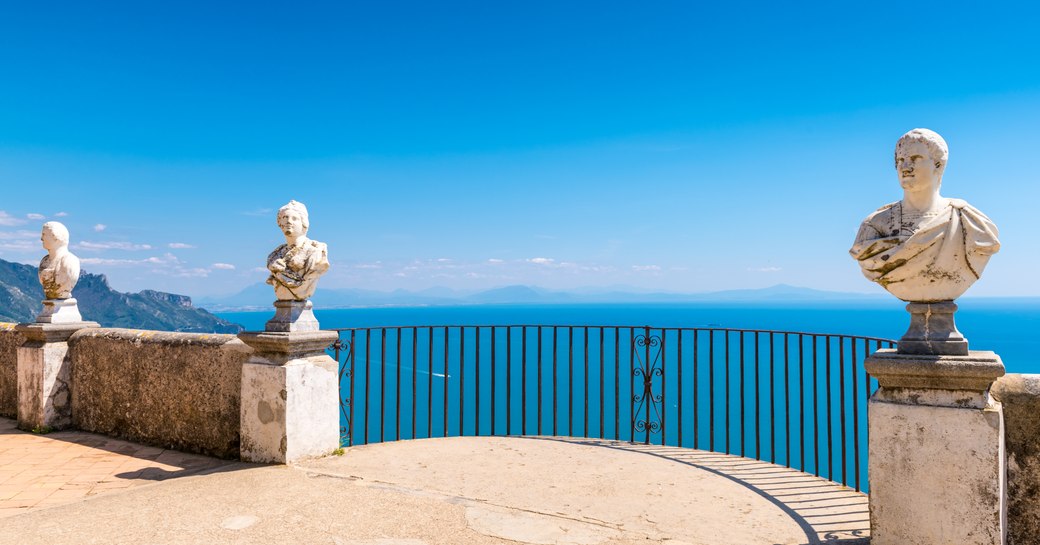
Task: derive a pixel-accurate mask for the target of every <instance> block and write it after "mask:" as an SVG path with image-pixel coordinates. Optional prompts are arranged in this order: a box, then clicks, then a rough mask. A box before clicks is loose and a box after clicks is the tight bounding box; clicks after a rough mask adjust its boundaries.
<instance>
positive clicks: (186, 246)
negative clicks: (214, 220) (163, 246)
mask: <svg viewBox="0 0 1040 545" xmlns="http://www.w3.org/2000/svg"><path fill="white" fill-rule="evenodd" d="M167 246H169V247H170V248H173V249H174V250H190V249H192V248H194V247H195V246H192V245H191V244H185V243H183V242H171V243H169V244H167Z"/></svg>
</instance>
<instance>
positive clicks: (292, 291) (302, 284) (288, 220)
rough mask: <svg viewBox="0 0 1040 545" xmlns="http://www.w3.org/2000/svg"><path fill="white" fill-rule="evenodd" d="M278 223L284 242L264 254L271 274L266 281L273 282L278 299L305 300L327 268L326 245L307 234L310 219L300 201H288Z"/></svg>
mask: <svg viewBox="0 0 1040 545" xmlns="http://www.w3.org/2000/svg"><path fill="white" fill-rule="evenodd" d="M278 227H279V228H280V229H281V230H282V233H283V234H284V235H285V244H282V245H281V246H279V247H277V248H275V249H274V251H273V252H271V254H270V255H268V256H267V268H268V270H270V271H271V275H270V276H269V277H268V278H267V283H268V284H271V285H272V286H274V293H275V296H277V298H278V300H280V301H305V300H307V299H309V298H310V297H311V296H313V295H314V290H315V289H316V288H317V286H318V278H319V277H321V275H323V274H325V272H326V271H328V270H329V257H328V247H327V246H326V245H325V244H323V243H321V242H318V241H316V240H311V239H309V238H307V231H308V229H309V228H310V219H309V216H308V214H307V207H306V206H304V205H303V203H299V202H296V201H289V203H288V204H286V205H285V206H283V207H281V208H280V209H279V210H278Z"/></svg>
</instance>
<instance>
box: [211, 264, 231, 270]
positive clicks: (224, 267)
mask: <svg viewBox="0 0 1040 545" xmlns="http://www.w3.org/2000/svg"><path fill="white" fill-rule="evenodd" d="M213 268H214V269H220V270H222V271H233V270H235V266H234V265H232V264H230V263H214V264H213Z"/></svg>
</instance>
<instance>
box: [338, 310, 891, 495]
mask: <svg viewBox="0 0 1040 545" xmlns="http://www.w3.org/2000/svg"><path fill="white" fill-rule="evenodd" d="M337 331H339V334H340V338H339V341H337V342H336V343H335V344H334V345H333V347H332V348H331V350H332V351H333V353H334V355H335V357H336V359H337V360H338V361H339V362H340V392H341V410H342V415H341V420H342V440H343V444H344V445H356V444H367V443H373V442H381V441H390V440H400V439H417V438H429V437H448V436H460V435H462V436H479V435H557V436H570V437H589V438H600V439H612V440H617V441H633V442H642V443H646V444H650V443H654V444H661V445H671V446H681V447H692V448H698V449H704V450H709V451H717V452H725V453H730V454H738V455H740V456H749V457H751V456H753V457H754V458H755V459H760V460H766V461H770V462H773V463H777V464H782V465H786V466H788V467H794V468H797V469H800V470H802V471H806V472H809V473H814V474H816V475H818V476H823V477H826V478H827V479H830V480H833V481H837V482H841V483H843V484H845V485H847V486H851V487H854V488H856V489H857V490H860V489H861V488H863V485H865V483H866V447H867V443H866V433H867V424H866V407H867V404H866V401H867V399H868V398H869V397H870V394H871V393H872V390H873V388H874V384H872V381H871V379H870V378H869V377H868V376H867V375H866V373H865V371H864V370H863V365H862V363H863V358H864V356H866V355H867V354H869V353H871V352H872V351H873V350H876V349H878V348H882V347H892V346H894V344H895V343H894V341H892V340H888V339H879V338H873V337H859V336H849V335H831V334H821V333H804V332H790V331H768V330H744V329H721V328H654V327H648V326H584V325H582V326H559V325H556V326H546V325H506V326H454V325H453V326H406V327H379V328H358V329H339V330H337Z"/></svg>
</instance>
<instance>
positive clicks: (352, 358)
mask: <svg viewBox="0 0 1040 545" xmlns="http://www.w3.org/2000/svg"><path fill="white" fill-rule="evenodd" d="M356 333H357V330H356V329H351V330H350V422H348V424H349V425H350V433H349V435H348V437H350V442H349V445H350V446H353V445H354V423H355V422H357V417H356V416H355V413H354V375H356V374H357V372H356V371H357V357H356V356H357V352H356V351H355V350H354V347H355V346H356V344H355V340H356V339H357V336H356V335H355V334H356ZM365 404H366V405H367V404H368V400H367V399H366V400H365Z"/></svg>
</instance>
